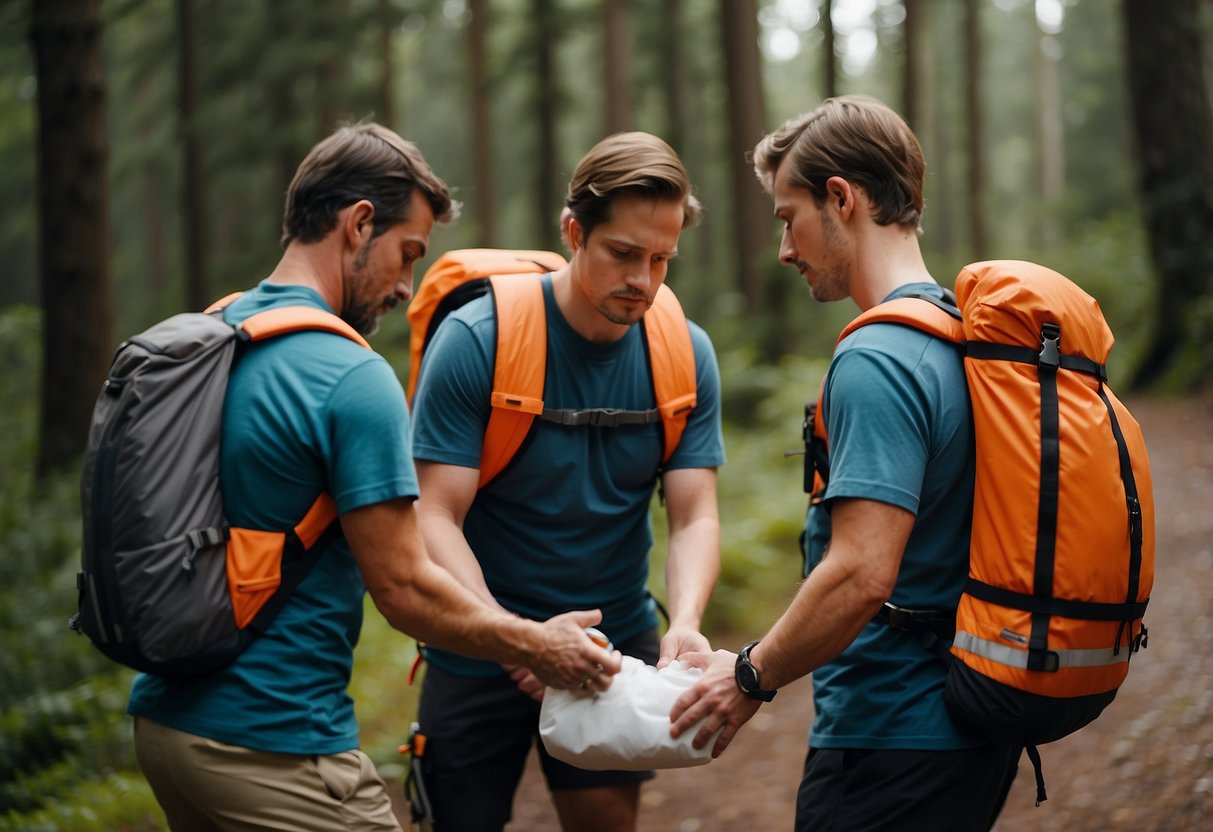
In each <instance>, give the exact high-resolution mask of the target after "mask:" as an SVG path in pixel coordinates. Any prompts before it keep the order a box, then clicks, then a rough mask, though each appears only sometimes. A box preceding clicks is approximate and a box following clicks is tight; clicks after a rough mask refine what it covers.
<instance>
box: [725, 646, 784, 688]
mask: <svg viewBox="0 0 1213 832" xmlns="http://www.w3.org/2000/svg"><path fill="white" fill-rule="evenodd" d="M757 643H758V642H757V641H751V642H750V643H749V644H747V645H746V646H745V647H742V648H741V652H739V653H738V654H737V664H736V665H735V666H734V668H733V677H734V678H735V679H736V680H737V687H739V688H741V692H742V693H744V694H745V695H746V696H748V697H750V698H751V699H757V700H759V701H761V702H770V701H771V700H772V699H774V698H775V691H773V690H763V689H762V688H761V687H759V686H758V671H757V670H756V669H755V668H754V665H752V664H750V651H751V650H753V649H754V645H755V644H757Z"/></svg>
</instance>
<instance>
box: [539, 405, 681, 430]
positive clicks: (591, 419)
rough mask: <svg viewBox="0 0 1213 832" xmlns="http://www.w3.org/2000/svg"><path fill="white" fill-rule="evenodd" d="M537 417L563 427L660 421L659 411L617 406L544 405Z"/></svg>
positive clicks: (637, 423)
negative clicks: (567, 406)
mask: <svg viewBox="0 0 1213 832" xmlns="http://www.w3.org/2000/svg"><path fill="white" fill-rule="evenodd" d="M539 418H540V419H542V420H543V421H545V422H554V423H555V424H557V425H564V426H565V427H579V426H581V425H590V426H592V427H596V428H617V427H621V426H623V425H651V424H654V423H656V422H660V421H661V411H660V410H658V409H657V408H655V407H653V408H650V409H648V410H622V409H620V408H617V407H585V408H577V409H574V408H555V407H545V408H544V409H543V413H541V414H540V415H539Z"/></svg>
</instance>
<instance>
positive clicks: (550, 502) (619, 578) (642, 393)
mask: <svg viewBox="0 0 1213 832" xmlns="http://www.w3.org/2000/svg"><path fill="white" fill-rule="evenodd" d="M542 282H543V293H544V300H545V304H546V308H547V328H548V349H547V356H548V358H547V376H546V380H545V382H544V392H543V398H544V405H545V406H546V407H556V408H575V407H582V408H584V407H615V408H624V409H628V410H644V409H647V408H651V407H654V406H655V401H654V394H653V384H652V379H651V374H650V371H649V365H648V359H647V357H646V355H645V349H646V348H645V344H644V334H643V332H642V331H641V329H640V327H639V326H634V327H631V328H630V329H629V330H628V332H627V334H626V335H625V336H624V337H623V338H621V339H620V340H618V341H615V342H614V343H610V344H595V343H592V342H590V341H587V340H586V339H585V338H582V337H581V336H580V335H579V334H577V332H575V331H574V330H573V328H572V327H571V326H569V324H568V322H567V321H566V320H565V319H564V316H563V315H562V314H561V313H560V310H559V308H558V307H557V306H556V302H555V299H554V298H553V295H552V285H551V278H550V276H544V277H543V279H542ZM691 340H692V344H693V346H694V352H695V372H696V377H697V385H698V388H697V396H698V404H697V405H696V407H695V410H694V412H693V413H692V414H691V417H690V419H689V420H688V422H687V428H686V432H685V434H684V435H683V437H682V441H681V442H680V443H679V445H678V448H677V450H676V451H675V452H674V455H673V456H672V457H671V458H670V461H669V463H668V464H667V467H668V468H671V469H674V468H714V467H717V466H719V465H721V464H723V463H724V440H723V437H722V435H721V428H720V379H719V371H718V369H717V365H716V357H715V354H714V353H713V351H712V344H711V341H710V340H709V339H708V336H707V334H706V333H705V332H704V331H703V330H702V329H700V328H699V327H698V326H695V325H694V324H691ZM496 343H497V322H496V315H495V312H494V308H493V299H492V298H491V297H483V298H479V299H477V300H474V301H472V302H469V303H468V304H466V305H465V306H463V307H462V308H460V309H458V310H457V311H455V312H453V313H452V314H451V315H450V316H449V317H448V318H447V319H446V320H444V321H443V323H442V325H441V326H440V327H439V329H438V331H437V333H436V334H435V336H434V339H433V341H432V343H431V344H430V345H429V347H427V349H426V354H425V359H424V365H423V372H422V374H421V379H420V383H419V385H418V388H417V393H416V395H415V396H414V399H413V405H414V408H413V414H414V422H415V428H414V429H415V435H414V438H413V455H414V456H415V457H416V458H417V459H422V460H430V461H433V462H440V463H444V464H448V465H458V466H462V467H465V468H478V467H479V466H480V449H481V446H482V444H483V439H484V430H485V426H486V424H487V423H488V417H489V411H490V406H489V402H490V394H491V392H492V379H493V364H494V360H495V356H496ZM661 454H662V440H661V425H660V424H650V425H633V426H623V427H616V428H603V427H592V426H588V425H587V426H579V427H565V426H562V425H556V424H552V423H549V422H543V421H540V420H536V421H535V423H534V427H533V428H532V429H531V434H530V436H529V437H528V439H527V442H526V443H525V444H524V445H523V447H522V449H521V450H520V451H519V453H518V454H517V455H516V456H515V457H514V459H513V461H512V462H511V464H510V466H509V467H508V468H507V469H506V470H505V471H503V472H502V473H501V475H500V476H498V477H497V478H496V479H495V480H493V482H491V483H489V484H488V485H487V486H486V487H485V488H483V489H481V490H480V491H479V493H478V494H477V495H476V498H475V500H474V501H473V502H472V505H471V507H470V508H469V510H468V513H467V517H466V518H465V520H464V526H463V531H464V535H465V536H466V538H467V541H468V544H469V545H470V546H471V548H472V551H473V552H475V554H476V557H477V559H478V560H479V562H480V567H481V569H482V570H483V572H484V577H485V581H486V582H487V584H488V588H489V590H490V591H491V592H492V593H493V596H494V597H495V598H496V599H497V600H498V601H499V602H500V603H501V604H502V606H504V607H506V608H507V609H509V610H511V611H513V612H516V613H518V614H519V615H522V616H525V617H527V618H532V619H540V620H541V619H546V618H548V617H550V616H552V615H555V614H557V613H561V612H566V611H568V610H572V609H589V608H600V609H601V610H602V612H603V621H602V624H601V625H600V628H601V629H602V630H603V632H605V633H606V635H607V636H608V637H609V638H611V640H612V641H614V642H615V643H616V644H618V643H621V642H623V641H625V640H627V639H628V638H631V637H632V636H635V635H638V634H640V633H642V632H645V631H646V630H649V629H652V628H653V627H655V626H656V624H657V619H656V615H655V613H654V610H653V604H652V599H651V598H650V597H649V595H648V591H647V589H646V584H647V580H648V574H649V568H648V556H649V549H650V548H651V547H652V544H653V535H652V530H651V528H650V519H649V503H650V500H651V498H652V494H653V488H654V486H655V485H656V481H657V473H658V468H659V467H660V465H661ZM426 653H427V656H428V657H429V660H430V661H432V662H433V663H434V664H435V665H438V666H439V667H442V668H443V669H445V670H448V671H449V672H452V673H457V674H461V675H469V676H479V675H490V674H496V673H500V672H501V668H500V667H499V666H497V665H495V664H491V663H488V662H482V661H476V660H473V659H468V658H466V657H463V656H459V655H457V654H455V653H449V652H445V651H441V650H437V649H427V651H426Z"/></svg>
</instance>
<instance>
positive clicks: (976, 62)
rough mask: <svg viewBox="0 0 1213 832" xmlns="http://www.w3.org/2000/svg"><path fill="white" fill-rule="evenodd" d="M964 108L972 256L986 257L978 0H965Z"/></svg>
mask: <svg viewBox="0 0 1213 832" xmlns="http://www.w3.org/2000/svg"><path fill="white" fill-rule="evenodd" d="M964 16H965V17H964V30H965V34H964V39H965V111H966V119H967V121H968V125H969V247H970V249H971V252H970V254H969V256H970V258H971V259H973V260H981V259H983V258H984V257H985V256H986V247H987V241H986V219H985V193H986V175H985V168H986V161H985V156H986V149H985V130H984V128H983V125H982V116H981V17H980V13H979V10H978V3H977V0H964Z"/></svg>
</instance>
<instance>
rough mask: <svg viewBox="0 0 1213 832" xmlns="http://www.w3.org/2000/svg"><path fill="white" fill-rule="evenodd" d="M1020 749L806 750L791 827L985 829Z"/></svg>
mask: <svg viewBox="0 0 1213 832" xmlns="http://www.w3.org/2000/svg"><path fill="white" fill-rule="evenodd" d="M1019 752H1020V749H1018V748H1013V747H1010V746H1002V745H983V746H980V747H978V748H966V749H961V750H958V751H905V750H899V749H891V750H884V749H835V748H825V749H822V748H817V749H809V754H808V756H807V757H806V758H805V763H804V778H803V779H802V780H801V782H800V790H799V792H798V793H797V795H796V830H797V832H867V831H868V830H896V832H916V831H917V830H922V832H987V830H989V829H990V827H992V826H993V825H994V821H995V820H996V819H997V818H998V813H999V812H1001V811H1002V806H1003V804H1004V803H1005V802H1006V799H1007V792H1009V791H1010V790H1011V783H1012V782H1013V781H1014V780H1015V773H1016V770H1017V768H1018V763H1019Z"/></svg>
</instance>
